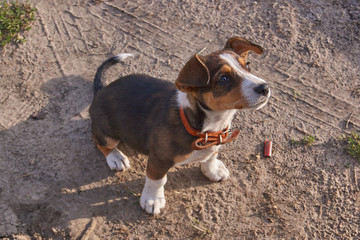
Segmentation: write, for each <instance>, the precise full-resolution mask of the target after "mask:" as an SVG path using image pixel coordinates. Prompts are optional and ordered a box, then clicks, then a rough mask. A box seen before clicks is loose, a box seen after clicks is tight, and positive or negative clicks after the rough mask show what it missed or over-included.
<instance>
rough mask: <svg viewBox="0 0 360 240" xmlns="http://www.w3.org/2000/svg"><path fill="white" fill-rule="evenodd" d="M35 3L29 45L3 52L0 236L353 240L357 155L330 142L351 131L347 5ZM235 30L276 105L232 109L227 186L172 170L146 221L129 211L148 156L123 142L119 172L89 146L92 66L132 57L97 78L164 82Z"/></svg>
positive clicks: (353, 26) (355, 117)
mask: <svg viewBox="0 0 360 240" xmlns="http://www.w3.org/2000/svg"><path fill="white" fill-rule="evenodd" d="M31 2H32V4H33V5H34V6H35V7H36V8H37V9H38V18H37V21H36V22H35V24H34V26H33V28H32V29H31V31H30V32H28V33H27V34H26V36H27V38H28V41H27V42H26V43H25V44H24V45H20V46H8V47H7V48H6V49H5V51H3V52H2V54H1V56H0V58H1V65H0V74H1V81H0V86H1V87H0V130H1V132H0V173H1V174H0V238H1V237H7V238H15V239H30V238H35V239H41V238H45V239H48V238H53V239H196V238H204V239H360V226H359V225H360V211H359V210H360V162H358V161H356V160H354V159H353V158H351V156H350V155H348V154H347V152H346V150H345V147H346V145H345V144H344V143H343V141H341V140H339V136H341V135H342V134H344V133H347V132H351V131H359V130H360V107H359V106H360V105H359V103H360V81H359V77H360V76H359V75H360V69H359V66H360V39H359V36H360V25H359V24H360V3H359V1H358V0H344V1H337V0H334V1H329V0H311V1H310V0H290V1H285V0H278V1H257V2H256V1H238V3H235V2H234V1H232V0H221V1H210V0H200V1H175V2H176V3H174V2H173V3H169V2H168V1H166V0H162V1H148V0H137V1H110V0H109V1H101V0H99V1H71V0H51V1H45V0H42V1H41V0H39V1H36V0H32V1H31ZM232 36H241V37H244V38H247V39H249V40H251V41H253V42H255V43H257V44H259V45H261V46H263V47H264V49H265V51H266V52H265V54H264V55H262V56H255V54H253V55H252V56H251V59H250V60H251V68H252V71H253V73H254V74H255V75H258V76H260V77H262V78H264V79H266V80H267V81H268V83H269V84H270V86H271V88H272V98H271V100H270V102H269V104H268V105H267V106H266V107H265V108H263V109H261V110H260V111H257V112H239V113H238V114H237V115H236V118H235V120H234V127H237V128H239V129H241V135H240V137H239V139H238V140H236V141H235V142H233V143H230V144H228V145H226V146H224V147H223V148H222V152H221V154H220V158H221V159H222V160H223V162H224V163H225V164H226V165H227V167H228V168H229V170H230V172H231V177H230V179H229V180H227V181H225V182H220V183H211V182H210V181H209V180H208V179H207V178H206V177H204V176H203V175H202V173H201V171H200V169H199V166H198V165H189V166H184V167H179V168H176V169H173V170H172V171H171V172H170V173H169V174H168V183H167V184H166V186H165V189H166V193H165V195H166V197H167V205H166V208H165V209H164V210H163V212H162V213H161V214H160V216H158V217H152V216H149V215H147V214H145V213H144V212H143V211H142V210H141V208H140V206H139V203H138V202H139V194H140V193H141V191H142V187H143V184H144V181H145V180H144V173H145V166H146V157H145V156H142V155H139V154H137V153H136V152H134V151H133V150H131V149H130V148H128V147H126V146H120V148H121V150H123V151H124V152H125V153H126V154H127V155H128V156H129V159H130V161H131V164H132V168H131V169H130V170H129V171H126V172H123V173H115V172H112V171H111V170H110V169H109V167H108V166H107V164H106V161H105V160H104V158H103V156H102V154H101V153H100V152H99V151H98V150H97V149H96V148H95V146H94V145H93V143H92V142H91V134H90V120H89V117H88V107H89V105H90V103H91V100H92V98H93V94H92V79H93V77H94V74H95V71H96V68H97V67H98V66H99V65H100V64H101V62H102V61H103V60H105V59H106V58H108V57H110V56H112V55H115V54H118V53H123V52H131V53H135V54H136V57H135V58H132V59H128V60H126V63H124V64H120V65H118V66H117V67H114V68H113V71H112V72H110V73H109V74H108V75H107V79H109V80H110V81H111V80H114V79H116V78H117V77H118V76H119V75H125V74H128V73H146V74H150V75H152V76H156V77H160V78H163V79H167V80H170V81H174V79H175V78H176V77H177V74H178V71H179V70H180V68H181V67H182V66H183V65H184V63H185V62H186V60H187V59H188V58H189V57H190V56H191V55H192V54H194V53H196V52H197V51H199V50H200V49H202V48H203V47H206V48H207V49H206V50H205V53H209V52H211V51H214V50H218V49H220V48H222V46H223V45H224V43H225V41H226V40H227V39H228V38H229V37H232ZM309 135H311V136H314V137H315V138H316V140H315V142H314V143H313V144H312V145H310V146H306V145H304V144H301V143H300V142H301V139H303V138H304V137H305V136H309ZM264 140H272V141H273V142H274V152H273V157H272V158H264V157H263V156H262V149H263V147H262V146H263V141H264ZM298 141H299V142H298Z"/></svg>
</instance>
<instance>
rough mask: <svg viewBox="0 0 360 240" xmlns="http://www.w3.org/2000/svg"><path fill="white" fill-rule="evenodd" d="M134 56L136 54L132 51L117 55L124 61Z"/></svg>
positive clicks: (119, 59)
mask: <svg viewBox="0 0 360 240" xmlns="http://www.w3.org/2000/svg"><path fill="white" fill-rule="evenodd" d="M132 56H134V54H132V53H120V54H118V55H116V58H117V60H118V61H120V62H122V61H124V60H125V59H126V58H128V57H132Z"/></svg>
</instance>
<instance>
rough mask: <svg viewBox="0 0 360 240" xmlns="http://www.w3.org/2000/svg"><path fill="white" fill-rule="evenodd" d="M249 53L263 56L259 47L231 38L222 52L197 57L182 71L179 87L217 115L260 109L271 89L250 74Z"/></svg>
mask: <svg viewBox="0 0 360 240" xmlns="http://www.w3.org/2000/svg"><path fill="white" fill-rule="evenodd" d="M249 51H254V52H255V53H257V54H262V53H263V49H262V47H260V46H258V45H256V44H253V43H251V42H249V41H247V40H245V39H242V38H239V37H234V38H230V39H229V40H228V41H227V43H226V45H225V48H224V49H222V50H220V51H217V52H213V53H210V54H208V55H206V56H200V55H198V54H196V55H194V56H193V57H192V58H191V59H190V60H189V61H188V62H187V63H186V64H185V66H184V67H183V69H182V70H181V71H180V74H179V77H178V78H177V79H176V81H175V85H176V87H177V88H178V89H179V90H180V91H183V92H186V93H189V94H191V95H193V96H194V97H195V98H196V99H198V101H200V102H201V103H202V104H203V105H205V106H207V107H208V108H210V109H211V110H214V111H222V110H230V109H244V108H251V109H259V108H261V107H263V106H265V104H266V103H267V101H268V99H269V97H270V88H269V86H268V85H267V83H266V82H265V81H264V80H263V79H261V78H258V77H256V76H255V75H253V74H251V73H250V68H249V65H248V63H247V57H248V52H249Z"/></svg>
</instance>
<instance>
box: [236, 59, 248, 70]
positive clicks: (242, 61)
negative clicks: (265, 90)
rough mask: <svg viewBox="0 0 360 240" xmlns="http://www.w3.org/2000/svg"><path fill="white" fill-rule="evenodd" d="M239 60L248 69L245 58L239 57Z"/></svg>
mask: <svg viewBox="0 0 360 240" xmlns="http://www.w3.org/2000/svg"><path fill="white" fill-rule="evenodd" d="M237 60H238V62H239V63H240V65H241V66H243V67H244V68H245V69H246V70H247V67H246V61H245V59H243V58H241V57H238V58H237Z"/></svg>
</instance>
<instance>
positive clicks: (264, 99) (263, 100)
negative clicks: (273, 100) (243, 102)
mask: <svg viewBox="0 0 360 240" xmlns="http://www.w3.org/2000/svg"><path fill="white" fill-rule="evenodd" d="M270 95H271V93H270V91H269V93H268V94H267V95H266V96H264V97H260V98H258V99H249V108H250V109H255V110H259V109H260V108H262V107H264V106H265V105H266V104H267V102H268V101H269V98H270ZM254 100H255V102H253V101H254Z"/></svg>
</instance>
